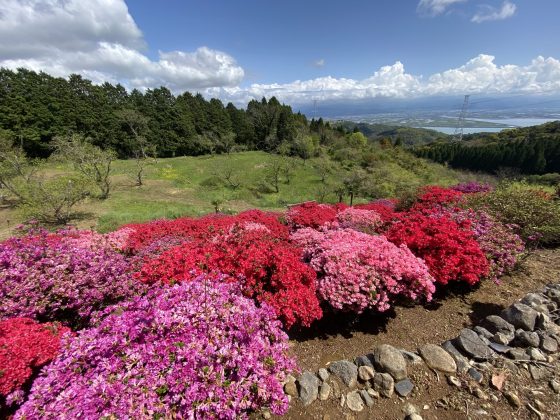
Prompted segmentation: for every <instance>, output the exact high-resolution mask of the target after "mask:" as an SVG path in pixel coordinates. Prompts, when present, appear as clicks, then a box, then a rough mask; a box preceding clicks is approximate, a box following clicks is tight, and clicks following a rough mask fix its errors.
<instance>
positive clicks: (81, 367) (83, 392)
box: [15, 277, 295, 419]
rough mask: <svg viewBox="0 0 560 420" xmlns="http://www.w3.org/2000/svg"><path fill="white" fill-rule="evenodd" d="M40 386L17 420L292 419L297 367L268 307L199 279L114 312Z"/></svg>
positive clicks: (69, 346) (70, 348)
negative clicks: (289, 390) (288, 389)
mask: <svg viewBox="0 0 560 420" xmlns="http://www.w3.org/2000/svg"><path fill="white" fill-rule="evenodd" d="M99 318H100V323H99V325H98V326H96V327H94V328H90V329H86V330H82V331H80V332H78V334H77V336H76V337H75V338H74V339H73V340H69V341H67V342H66V343H65V345H64V346H63V348H62V350H61V354H60V355H59V357H58V358H57V359H56V360H55V361H54V362H53V363H52V364H51V365H49V366H48V367H47V368H46V369H45V370H44V371H43V373H42V375H41V376H40V377H39V378H38V379H36V380H35V382H34V383H33V387H32V389H31V393H30V396H29V399H28V400H27V402H26V403H25V404H24V405H23V406H22V407H21V408H20V410H19V411H18V412H17V413H16V415H15V418H16V419H33V418H60V417H62V418H74V419H75V418H86V419H88V418H96V419H98V418H118V419H125V418H134V419H154V418H190V419H194V418H232V419H233V418H240V417H241V418H246V417H247V412H249V411H254V410H258V409H261V408H269V409H270V411H271V412H272V413H274V414H283V413H284V412H285V411H286V410H287V407H288V400H287V397H286V395H284V392H283V390H282V384H281V382H282V381H283V380H284V378H285V375H286V373H287V372H288V371H290V370H292V369H294V368H295V363H294V362H293V360H291V359H290V358H289V357H288V355H287V350H288V337H287V336H286V334H285V333H284V332H282V330H281V325H280V323H279V322H278V321H277V320H275V318H274V311H273V310H272V309H271V308H270V307H269V306H267V305H266V304H264V305H262V306H261V307H260V308H257V307H256V306H255V304H254V303H253V302H252V301H251V300H250V299H247V298H245V297H243V296H242V295H241V294H240V293H239V292H238V291H237V288H236V286H235V285H231V284H224V283H221V281H220V280H219V279H216V278H206V277H204V278H198V279H196V280H195V281H192V282H189V283H183V284H177V285H174V286H172V287H168V288H163V289H158V290H151V291H149V292H148V294H147V295H146V296H144V297H136V298H134V299H133V300H131V301H129V302H125V303H122V304H120V305H117V306H114V307H110V308H107V309H106V310H105V311H104V312H103V313H102V314H101V316H100V317H99Z"/></svg>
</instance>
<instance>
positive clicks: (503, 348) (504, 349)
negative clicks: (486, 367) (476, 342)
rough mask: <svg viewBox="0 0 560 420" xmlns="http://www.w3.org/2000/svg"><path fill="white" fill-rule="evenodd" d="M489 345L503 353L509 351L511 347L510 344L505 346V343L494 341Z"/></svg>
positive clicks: (497, 351)
mask: <svg viewBox="0 0 560 420" xmlns="http://www.w3.org/2000/svg"><path fill="white" fill-rule="evenodd" d="M489 347H490V348H491V349H492V350H494V351H495V352H496V353H502V354H505V353H507V352H508V351H509V350H510V349H511V347H510V346H504V345H503V344H499V343H494V342H490V345H489Z"/></svg>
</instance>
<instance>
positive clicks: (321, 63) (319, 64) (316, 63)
mask: <svg viewBox="0 0 560 420" xmlns="http://www.w3.org/2000/svg"><path fill="white" fill-rule="evenodd" d="M313 66H315V67H324V66H325V59H324V58H320V59H319V60H315V61H314V62H313Z"/></svg>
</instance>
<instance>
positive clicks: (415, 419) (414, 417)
mask: <svg viewBox="0 0 560 420" xmlns="http://www.w3.org/2000/svg"><path fill="white" fill-rule="evenodd" d="M406 420H423V419H422V416H421V415H420V414H416V413H414V414H411V415H410V416H406Z"/></svg>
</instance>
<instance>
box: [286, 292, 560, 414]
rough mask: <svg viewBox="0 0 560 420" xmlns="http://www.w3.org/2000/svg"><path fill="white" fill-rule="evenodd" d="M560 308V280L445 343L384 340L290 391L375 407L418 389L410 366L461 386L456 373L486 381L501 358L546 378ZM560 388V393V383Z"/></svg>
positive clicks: (292, 381)
mask: <svg viewBox="0 0 560 420" xmlns="http://www.w3.org/2000/svg"><path fill="white" fill-rule="evenodd" d="M559 307H560V284H556V285H554V284H551V285H548V286H546V287H545V288H544V289H543V291H542V292H539V293H529V294H527V295H526V296H525V297H524V298H523V299H522V300H521V301H520V302H516V303H514V304H512V305H511V306H509V307H508V308H506V309H505V310H504V311H502V313H501V314H500V315H499V316H498V315H490V316H488V317H486V318H485V319H484V321H483V322H482V323H481V325H479V326H476V327H474V328H472V329H469V328H464V329H463V330H461V332H460V334H459V335H458V336H457V337H456V338H454V339H452V340H448V341H446V342H444V343H443V344H442V345H441V346H439V345H435V344H426V345H424V346H422V347H420V348H419V349H418V351H417V352H409V351H406V350H401V349H397V348H395V347H393V346H390V345H388V344H383V345H380V346H378V347H376V348H375V349H374V350H373V352H372V353H370V354H366V355H362V356H358V357H356V358H355V359H354V360H353V361H349V360H339V361H336V362H332V363H330V364H329V365H328V366H327V368H322V369H319V371H318V372H317V374H315V373H313V372H310V371H305V372H303V373H302V374H301V375H300V376H299V377H298V378H297V379H296V378H295V377H293V376H289V377H288V379H287V381H286V383H285V385H284V390H285V392H286V394H288V395H289V396H290V397H297V398H299V399H300V400H301V402H302V403H303V404H304V405H309V404H311V403H312V402H313V401H315V400H317V399H319V400H322V401H324V400H327V399H329V398H331V397H334V398H336V399H338V400H339V401H340V404H341V406H346V407H347V408H349V409H350V410H352V411H355V412H360V411H362V410H363V409H364V408H365V407H371V406H373V405H374V404H375V399H377V398H391V397H393V395H394V394H397V395H398V396H399V397H402V398H406V397H408V396H409V395H410V394H411V392H412V391H413V389H414V383H413V382H412V380H411V379H410V378H409V377H408V366H409V365H416V364H425V365H426V366H428V367H429V368H430V369H432V370H434V371H437V372H441V373H443V374H447V381H448V383H449V384H451V385H454V386H457V387H461V386H462V382H461V380H460V379H458V378H457V377H456V376H454V375H455V374H457V373H459V374H461V375H467V377H468V378H469V380H472V381H474V382H478V383H482V382H483V380H484V375H483V373H482V372H481V370H482V371H483V370H484V369H485V368H486V367H489V366H490V367H491V366H492V365H493V364H494V365H496V364H500V363H501V364H502V365H503V364H504V363H505V364H507V363H510V364H511V365H512V366H513V367H515V366H514V364H515V363H523V362H526V363H527V364H529V365H530V366H529V370H530V372H531V375H532V377H533V379H535V380H536V379H541V378H543V377H544V376H545V374H544V373H543V369H541V368H540V367H539V366H535V365H538V362H542V363H544V362H550V361H552V357H551V356H552V355H553V354H554V353H557V352H558V350H559V345H560V327H559V326H558V325H557V322H560V321H559V320H558V317H557V316H556V314H557V312H558V311H559ZM532 363H533V364H532ZM555 384H556V383H555ZM558 388H559V392H560V385H558ZM476 392H478V394H480V398H483V397H484V395H483V394H484V392H483V391H482V390H481V389H480V388H475V394H476ZM506 394H507V395H506ZM504 397H505V398H506V399H507V400H508V401H510V400H511V401H514V402H515V401H516V399H517V400H518V398H517V396H516V395H514V394H512V393H510V392H504ZM512 404H513V403H512ZM407 418H410V419H415V420H419V419H421V417H420V416H419V415H418V414H417V413H409V414H408V415H407Z"/></svg>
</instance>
